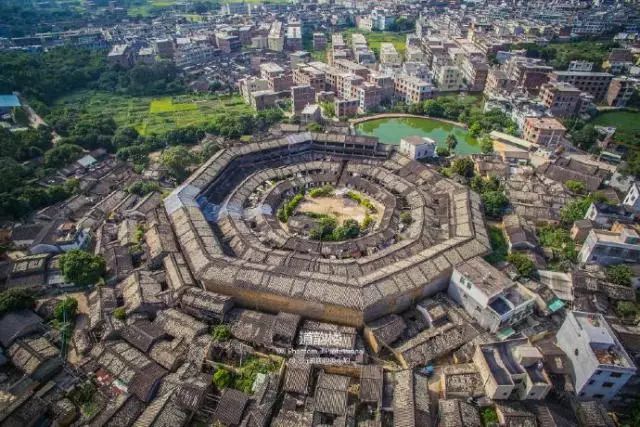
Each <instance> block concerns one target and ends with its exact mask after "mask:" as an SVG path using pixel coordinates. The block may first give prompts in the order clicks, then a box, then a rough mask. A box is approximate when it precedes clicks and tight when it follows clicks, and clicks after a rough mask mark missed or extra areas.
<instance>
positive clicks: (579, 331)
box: [556, 311, 636, 403]
mask: <svg viewBox="0 0 640 427" xmlns="http://www.w3.org/2000/svg"><path fill="white" fill-rule="evenodd" d="M556 341H557V345H558V347H560V349H562V351H563V352H564V353H565V354H566V356H567V359H568V360H569V361H570V363H571V365H572V370H571V371H572V380H573V384H574V389H575V392H576V395H577V396H578V398H580V399H584V400H600V401H602V402H603V403H607V402H610V401H611V400H612V399H614V398H615V396H616V394H617V393H618V391H620V389H621V388H622V387H623V386H624V385H625V384H626V383H627V381H629V379H630V378H631V377H632V376H634V375H635V374H636V366H635V365H634V363H633V360H632V359H631V358H630V357H629V355H628V354H627V352H626V351H625V350H624V347H623V346H622V344H620V341H618V338H617V337H616V336H615V334H614V332H613V330H612V329H611V327H610V326H609V324H608V323H607V321H606V320H605V318H604V316H602V315H601V314H596V313H583V312H579V311H571V312H569V313H567V316H566V318H565V320H564V323H563V324H562V326H561V327H560V329H559V330H558V333H557V335H556Z"/></svg>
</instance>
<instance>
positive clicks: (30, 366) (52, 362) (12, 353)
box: [7, 336, 62, 382]
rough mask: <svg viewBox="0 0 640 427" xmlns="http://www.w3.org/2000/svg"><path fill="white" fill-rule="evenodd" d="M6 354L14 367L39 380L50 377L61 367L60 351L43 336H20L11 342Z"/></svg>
mask: <svg viewBox="0 0 640 427" xmlns="http://www.w3.org/2000/svg"><path fill="white" fill-rule="evenodd" d="M7 355H8V356H9V358H10V359H11V362H12V363H13V365H14V366H15V367H17V368H18V369H20V370H21V371H22V372H24V373H25V374H26V375H29V376H30V377H31V378H33V379H34V380H36V381H40V382H42V381H45V380H47V379H49V378H51V377H52V376H53V375H54V374H56V372H57V371H58V370H60V368H61V367H62V359H60V357H59V355H60V351H59V350H58V349H57V348H56V347H54V346H53V344H51V343H50V342H49V341H48V340H47V339H46V338H45V337H38V336H30V337H25V338H20V339H18V340H17V341H15V342H14V343H13V344H11V346H10V347H9V348H8V350H7Z"/></svg>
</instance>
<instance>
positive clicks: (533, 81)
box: [504, 56, 553, 91]
mask: <svg viewBox="0 0 640 427" xmlns="http://www.w3.org/2000/svg"><path fill="white" fill-rule="evenodd" d="M504 71H505V72H506V73H507V76H508V77H509V78H510V79H511V80H514V81H515V85H516V86H518V87H522V88H524V89H526V90H528V91H537V90H538V89H539V88H540V86H542V84H544V83H546V82H547V81H548V80H549V74H550V73H551V72H552V71H553V67H549V66H547V65H544V64H543V62H542V60H539V59H532V58H526V57H523V56H514V57H511V58H510V59H509V60H508V61H507V62H506V63H505V65H504Z"/></svg>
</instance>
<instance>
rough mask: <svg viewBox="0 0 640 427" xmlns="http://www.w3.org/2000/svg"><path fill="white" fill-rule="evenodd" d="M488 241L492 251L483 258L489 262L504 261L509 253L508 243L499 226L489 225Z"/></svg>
mask: <svg viewBox="0 0 640 427" xmlns="http://www.w3.org/2000/svg"><path fill="white" fill-rule="evenodd" d="M489 241H490V242H491V249H492V250H493V252H491V254H489V255H487V256H486V257H485V258H484V259H485V261H487V262H488V263H489V264H498V263H501V262H503V261H506V259H507V255H508V253H509V245H508V244H507V239H506V237H505V236H504V233H503V232H502V229H501V228H499V227H491V226H490V227H489Z"/></svg>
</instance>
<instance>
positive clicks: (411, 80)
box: [394, 76, 434, 104]
mask: <svg viewBox="0 0 640 427" xmlns="http://www.w3.org/2000/svg"><path fill="white" fill-rule="evenodd" d="M433 94H434V87H433V85H432V84H431V83H429V82H427V81H425V80H421V79H419V78H417V77H409V76H399V77H397V78H396V79H395V91H394V96H395V97H396V98H397V99H401V100H403V101H404V102H406V103H408V104H415V103H418V102H422V101H424V100H427V99H429V98H432V97H433Z"/></svg>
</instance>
